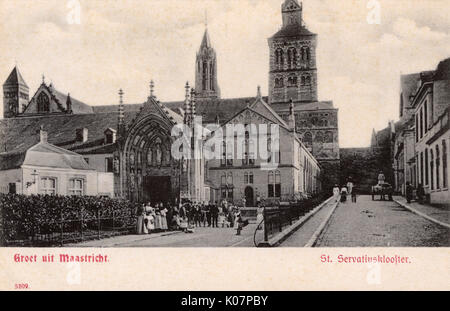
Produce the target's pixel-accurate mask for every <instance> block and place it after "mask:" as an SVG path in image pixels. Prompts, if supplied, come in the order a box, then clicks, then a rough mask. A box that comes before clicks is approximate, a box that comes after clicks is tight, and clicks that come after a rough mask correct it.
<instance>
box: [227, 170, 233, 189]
mask: <svg viewBox="0 0 450 311" xmlns="http://www.w3.org/2000/svg"><path fill="white" fill-rule="evenodd" d="M227 185H228V186H232V185H233V173H231V172H230V173H228V175H227Z"/></svg>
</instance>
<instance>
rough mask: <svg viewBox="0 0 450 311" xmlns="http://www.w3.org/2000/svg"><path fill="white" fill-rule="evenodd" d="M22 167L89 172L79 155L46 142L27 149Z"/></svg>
mask: <svg viewBox="0 0 450 311" xmlns="http://www.w3.org/2000/svg"><path fill="white" fill-rule="evenodd" d="M23 165H31V166H43V167H57V168H67V169H76V170H91V168H90V167H89V165H88V164H87V163H86V161H85V160H84V159H83V157H82V156H81V155H79V154H77V153H75V152H72V151H69V150H66V149H63V148H59V147H57V146H54V145H52V144H49V143H46V142H40V143H38V144H37V145H34V146H32V147H31V148H29V149H28V150H27V152H26V156H25V160H24V161H23Z"/></svg>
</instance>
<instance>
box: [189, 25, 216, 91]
mask: <svg viewBox="0 0 450 311" xmlns="http://www.w3.org/2000/svg"><path fill="white" fill-rule="evenodd" d="M195 67H196V69H195V91H196V96H197V98H198V99H213V98H220V88H219V84H218V82H217V59H216V52H215V51H214V49H213V47H212V45H211V40H210V38H209V34H208V28H206V29H205V34H204V35H203V40H202V44H201V45H200V50H199V51H198V53H197V61H196V66H195Z"/></svg>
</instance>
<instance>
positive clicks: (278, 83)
mask: <svg viewBox="0 0 450 311" xmlns="http://www.w3.org/2000/svg"><path fill="white" fill-rule="evenodd" d="M275 87H276V88H282V87H284V82H283V78H275Z"/></svg>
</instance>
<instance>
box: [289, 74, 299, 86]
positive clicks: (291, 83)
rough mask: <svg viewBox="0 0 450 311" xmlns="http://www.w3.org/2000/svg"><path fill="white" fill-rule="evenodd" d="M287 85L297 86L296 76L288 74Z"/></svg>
mask: <svg viewBox="0 0 450 311" xmlns="http://www.w3.org/2000/svg"><path fill="white" fill-rule="evenodd" d="M288 86H294V87H296V86H297V76H290V77H289V78H288Z"/></svg>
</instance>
